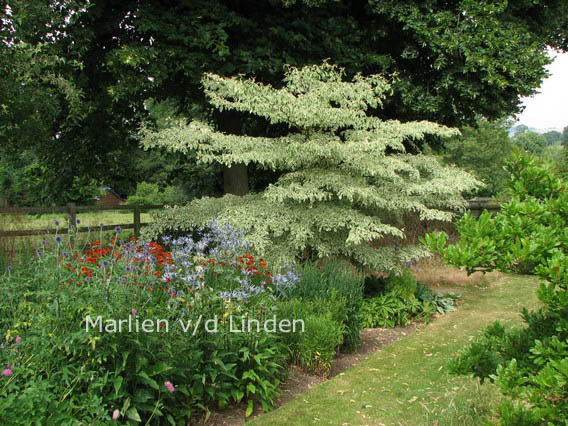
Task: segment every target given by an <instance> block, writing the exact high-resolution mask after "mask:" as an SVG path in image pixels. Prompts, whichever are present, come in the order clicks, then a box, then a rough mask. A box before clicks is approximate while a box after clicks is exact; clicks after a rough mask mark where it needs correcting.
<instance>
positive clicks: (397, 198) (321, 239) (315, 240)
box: [142, 63, 480, 271]
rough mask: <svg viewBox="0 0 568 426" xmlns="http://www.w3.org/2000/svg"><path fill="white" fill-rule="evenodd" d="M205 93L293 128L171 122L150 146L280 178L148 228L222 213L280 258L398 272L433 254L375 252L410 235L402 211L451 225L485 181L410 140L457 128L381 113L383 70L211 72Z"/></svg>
mask: <svg viewBox="0 0 568 426" xmlns="http://www.w3.org/2000/svg"><path fill="white" fill-rule="evenodd" d="M203 86H204V90H205V95H206V96H207V98H208V99H209V101H210V103H211V105H212V106H213V107H214V108H216V109H218V110H220V111H224V110H233V111H239V112H243V113H249V114H252V115H255V116H258V117H262V118H264V119H266V120H267V121H268V122H269V123H270V124H272V125H279V126H280V128H287V129H288V131H287V133H285V134H284V135H282V136H278V137H252V136H248V135H233V134H224V133H221V132H219V131H216V130H215V127H214V126H213V125H212V124H210V123H206V122H203V121H191V122H190V123H187V122H186V121H184V120H171V122H172V123H173V125H172V126H171V127H169V128H165V129H159V130H152V129H149V128H146V129H143V130H142V136H143V146H144V147H145V148H147V149H149V148H165V149H167V150H170V151H175V152H182V153H188V152H190V151H193V152H194V153H195V155H196V158H197V161H198V162H200V163H203V164H211V163H217V164H220V165H223V166H227V167H231V166H236V165H253V164H254V165H255V166H256V167H258V168H260V169H265V170H273V171H276V172H278V173H280V177H279V179H278V181H277V182H276V183H274V184H271V185H269V186H268V188H267V189H266V190H265V191H263V192H262V193H259V194H250V195H246V196H242V197H237V196H233V195H226V196H224V197H222V198H202V199H199V200H195V201H192V202H191V203H189V204H188V205H187V206H184V207H173V208H166V209H165V210H162V211H161V212H159V213H157V215H156V217H155V220H154V221H153V223H152V224H151V225H149V226H148V227H147V228H146V230H145V231H144V232H145V235H146V236H147V237H150V238H158V237H160V236H163V235H170V234H179V233H184V232H190V231H192V230H193V229H195V228H196V227H201V226H204V225H205V224H206V223H207V222H208V221H209V220H211V219H212V218H213V217H217V218H218V220H219V221H220V222H222V223H230V224H231V225H233V226H235V227H236V228H238V229H242V230H245V231H246V232H247V239H248V240H249V241H251V242H253V243H254V245H255V247H256V248H257V249H258V250H259V251H261V252H262V253H264V254H265V255H266V256H269V257H270V258H271V259H274V261H275V262H278V263H279V264H281V265H282V264H289V263H294V262H295V261H297V259H311V260H314V259H317V258H325V257H333V256H342V257H346V258H348V259H350V260H351V261H352V262H354V263H356V264H358V265H363V266H367V267H370V268H373V269H376V270H380V271H391V270H396V269H400V266H401V265H404V263H405V262H408V261H411V260H412V259H418V258H420V257H422V256H424V255H425V254H426V253H427V251H426V250H425V249H424V248H423V247H422V246H420V245H412V244H406V245H403V246H402V247H401V248H400V249H399V250H395V249H393V248H392V247H379V248H373V247H372V246H371V244H370V243H371V242H372V241H374V240H380V239H382V238H386V237H387V238H390V239H395V240H403V239H404V237H405V231H404V223H403V216H404V215H405V214H406V213H413V214H417V215H418V216H419V217H420V219H421V220H442V221H449V220H451V219H452V217H453V215H452V213H451V212H450V211H451V210H460V209H463V208H465V206H466V203H465V200H464V199H463V198H462V196H461V195H460V194H461V193H462V192H464V191H470V190H472V189H474V188H476V187H477V186H478V185H479V184H480V183H479V182H477V181H476V180H475V179H474V178H473V177H472V176H471V175H469V174H468V173H466V172H464V171H461V170H459V169H457V168H455V167H450V166H444V165H442V164H440V163H439V162H438V160H436V159H435V158H434V157H432V156H428V155H424V154H422V153H417V154H414V153H412V152H411V151H409V149H408V147H409V146H415V142H420V141H422V140H423V139H424V138H425V137H426V136H433V137H445V136H452V135H456V134H457V133H458V131H457V130H454V129H450V128H447V127H444V126H441V125H438V124H435V123H430V122H427V121H419V122H418V121H416V122H407V123H401V122H399V121H396V120H381V119H380V118H378V117H377V116H375V115H372V114H376V111H377V110H378V109H380V107H381V104H382V100H383V99H384V98H385V96H386V95H387V94H388V93H389V92H390V90H391V88H390V85H389V84H388V82H387V81H386V79H384V78H383V77H381V76H378V75H372V76H362V75H360V74H357V75H355V76H354V77H353V79H352V80H351V81H345V72H344V70H343V69H341V68H339V67H337V66H334V65H330V64H327V63H324V64H323V65H319V66H316V65H313V66H306V67H304V68H301V69H297V68H293V67H288V68H287V70H286V75H285V78H284V84H283V86H282V87H281V88H279V89H276V88H273V87H270V86H266V85H263V84H261V83H259V82H256V81H254V80H252V79H245V78H242V77H234V78H226V77H221V76H218V75H215V74H206V75H205V76H204V78H203Z"/></svg>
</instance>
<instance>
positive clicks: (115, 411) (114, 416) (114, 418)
mask: <svg viewBox="0 0 568 426" xmlns="http://www.w3.org/2000/svg"><path fill="white" fill-rule="evenodd" d="M118 416H120V411H118V410H114V411H113V412H112V419H113V420H116V419H118Z"/></svg>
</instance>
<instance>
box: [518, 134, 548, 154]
mask: <svg viewBox="0 0 568 426" xmlns="http://www.w3.org/2000/svg"><path fill="white" fill-rule="evenodd" d="M512 141H513V143H514V144H515V145H516V146H518V147H519V148H520V149H522V150H523V151H527V152H530V153H533V154H542V152H543V151H544V149H545V148H546V147H547V146H548V142H547V141H546V138H545V137H544V136H543V135H541V134H539V133H536V132H531V131H528V132H523V133H521V134H518V135H515V137H513V139H512Z"/></svg>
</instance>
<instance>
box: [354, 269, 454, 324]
mask: <svg viewBox="0 0 568 426" xmlns="http://www.w3.org/2000/svg"><path fill="white" fill-rule="evenodd" d="M369 283H370V284H371V285H374V288H373V292H372V293H371V296H369V297H367V298H365V299H364V301H363V306H362V310H361V318H362V321H363V326H364V327H368V328H372V327H384V328H391V327H396V326H403V327H404V326H406V325H408V323H409V322H410V321H411V320H412V319H416V318H422V319H424V320H429V318H430V317H431V316H432V315H433V314H435V313H436V312H438V313H440V314H445V313H447V312H450V311H453V310H455V309H456V302H457V300H459V299H460V298H461V296H460V295H459V294H456V293H443V294H439V293H434V292H433V291H432V290H431V289H430V288H429V287H427V286H425V285H424V284H422V283H420V282H418V281H417V280H416V278H415V277H414V275H412V273H411V272H410V271H405V272H403V273H402V274H397V275H391V276H390V277H388V278H387V279H386V280H382V281H381V280H377V279H373V280H371V281H369ZM381 284H382V285H381Z"/></svg>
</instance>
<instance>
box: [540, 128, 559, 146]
mask: <svg viewBox="0 0 568 426" xmlns="http://www.w3.org/2000/svg"><path fill="white" fill-rule="evenodd" d="M542 136H544V138H545V139H546V142H547V143H548V145H560V144H561V143H562V133H560V132H557V131H556V130H551V131H550V132H546V133H543V134H542Z"/></svg>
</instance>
